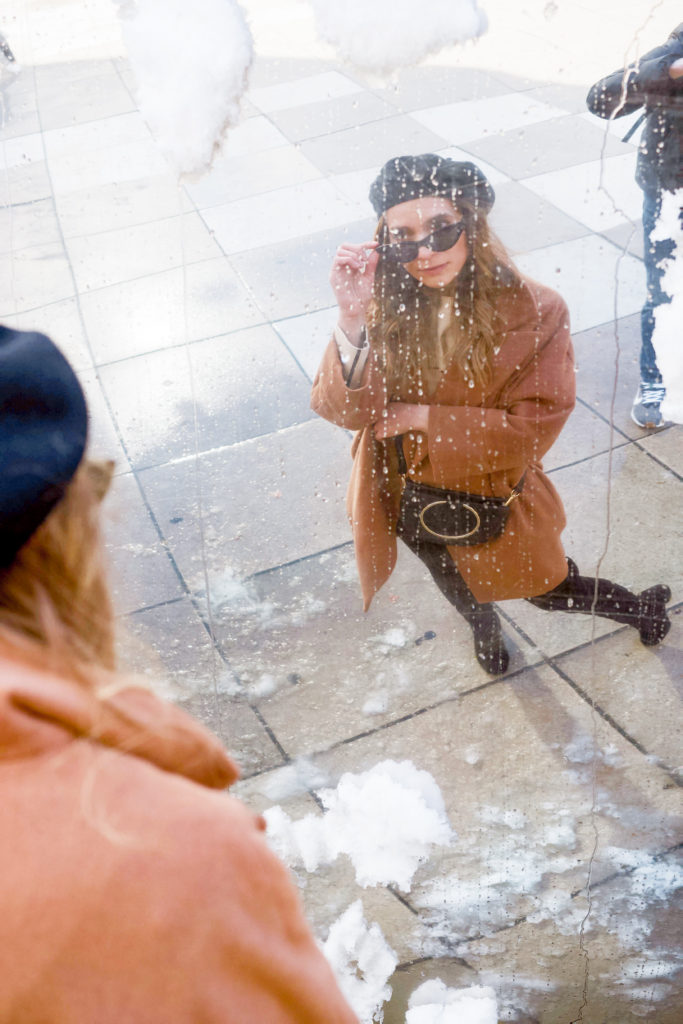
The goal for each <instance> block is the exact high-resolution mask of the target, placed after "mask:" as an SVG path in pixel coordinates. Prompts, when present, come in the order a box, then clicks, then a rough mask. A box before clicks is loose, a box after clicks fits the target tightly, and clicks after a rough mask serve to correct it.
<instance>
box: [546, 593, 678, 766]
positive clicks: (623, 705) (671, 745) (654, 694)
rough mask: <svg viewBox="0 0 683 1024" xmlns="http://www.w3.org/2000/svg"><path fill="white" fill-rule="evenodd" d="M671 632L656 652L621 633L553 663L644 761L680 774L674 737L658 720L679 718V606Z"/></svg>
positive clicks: (627, 633)
mask: <svg viewBox="0 0 683 1024" xmlns="http://www.w3.org/2000/svg"><path fill="white" fill-rule="evenodd" d="M671 619H672V628H671V632H670V633H669V635H668V637H667V640H666V643H665V644H663V645H662V646H661V647H656V648H647V647H643V645H642V644H640V643H638V642H637V641H636V642H635V643H634V640H633V634H632V632H631V631H630V630H624V631H621V632H620V633H619V635H618V636H616V637H614V638H613V639H612V640H611V642H610V643H609V644H606V643H598V644H595V645H592V646H587V647H584V648H583V649H582V650H580V651H575V652H572V653H569V654H566V655H564V656H560V657H559V658H558V659H557V664H558V666H559V667H560V668H561V670H562V672H564V673H566V675H567V676H569V677H570V678H571V679H572V680H574V681H575V682H576V683H577V684H579V685H580V686H581V687H582V688H583V689H584V690H585V692H586V693H587V694H588V696H589V698H590V699H591V700H593V701H595V703H596V704H597V705H599V706H600V708H602V710H603V711H605V712H606V713H607V714H608V715H610V716H611V718H612V719H613V720H614V721H615V722H616V723H617V725H618V726H620V727H621V728H623V729H624V730H625V731H626V732H627V733H628V735H629V736H631V737H633V739H634V740H636V741H637V742H638V743H639V744H640V745H641V747H642V748H643V751H644V752H645V754H646V755H648V756H651V757H652V758H653V759H654V763H657V762H661V764H663V765H664V766H666V767H667V768H670V769H672V770H674V771H680V768H681V764H680V762H681V743H680V735H679V734H678V731H677V730H676V729H675V728H674V730H672V731H669V730H667V729H663V728H662V720H665V721H666V720H669V721H671V722H676V721H677V720H678V719H679V716H680V703H681V691H682V687H683V679H682V678H681V672H680V668H681V660H682V658H683V616H682V614H681V607H680V606H679V607H678V608H677V609H676V610H675V611H673V612H672V613H671Z"/></svg>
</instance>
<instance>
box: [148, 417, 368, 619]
mask: <svg viewBox="0 0 683 1024" xmlns="http://www.w3.org/2000/svg"><path fill="white" fill-rule="evenodd" d="M349 470H350V457H349V439H348V437H347V436H346V435H345V433H344V432H343V431H341V430H339V429H336V428H333V427H331V426H330V425H329V424H327V423H324V422H322V421H321V420H318V419H317V418H316V419H314V420H311V421H309V422H306V423H302V424H299V425H297V426H295V427H289V428H287V429H284V430H281V431H280V432H279V433H277V434H269V435H267V436H266V437H262V438H256V439H254V440H251V441H244V442H242V443H241V444H236V445H232V446H230V447H227V448H221V449H218V450H217V451H215V452H211V453H209V454H205V455H200V457H199V459H198V460H195V459H194V458H188V459H184V460H180V461H178V462H175V463H171V464H169V465H166V466H161V467H158V468H154V469H147V470H143V471H142V472H140V473H139V474H138V476H139V480H140V484H141V487H142V489H143V491H144V493H145V494H146V496H147V500H148V501H149V504H150V507H151V509H152V511H153V512H154V515H155V517H156V519H157V522H158V523H159V525H160V528H161V530H162V532H163V534H164V536H165V538H166V541H167V543H168V545H169V548H170V550H171V551H172V553H173V555H174V557H175V559H176V561H177V564H178V566H179V568H180V571H181V572H182V574H183V576H184V578H185V579H186V580H187V582H188V586H189V587H190V589H191V590H192V591H198V590H203V589H204V572H205V570H206V572H207V573H208V577H209V582H210V586H211V587H212V588H213V590H214V591H215V593H214V600H215V601H217V600H220V598H221V595H222V594H223V591H224V588H225V587H227V589H228V592H230V588H231V586H232V584H233V582H234V581H240V580H242V579H243V578H244V577H245V576H249V575H251V574H253V573H255V572H260V571H263V570H264V569H270V568H272V567H273V566H274V565H281V564H283V563H286V562H291V561H294V560H295V559H298V558H303V557H305V556H306V555H310V554H313V553H317V552H319V551H321V550H326V549H327V548H330V547H334V546H336V545H338V544H340V543H346V542H347V541H348V539H349V536H348V523H347V519H346V512H345V510H344V501H343V494H344V491H345V488H346V478H347V475H348V472H349Z"/></svg>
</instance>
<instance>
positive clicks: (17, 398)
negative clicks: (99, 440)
mask: <svg viewBox="0 0 683 1024" xmlns="http://www.w3.org/2000/svg"><path fill="white" fill-rule="evenodd" d="M86 435H87V411H86V405H85V401H84V398H83V393H82V391H81V388H80V386H79V384H78V381H77V379H76V377H75V376H74V374H73V371H72V370H71V368H70V366H69V364H68V363H67V362H66V360H65V359H64V358H63V356H62V355H61V354H60V353H59V351H58V350H57V349H56V347H55V346H54V345H53V344H52V342H51V341H50V340H49V339H48V338H47V337H45V336H44V335H41V334H35V333H28V332H19V331H12V330H9V329H7V328H3V327H0V834H1V835H2V837H3V838H2V844H1V845H0V879H1V882H0V884H1V886H2V914H1V915H0V978H1V981H0V1020H1V1021H3V1024H32V1022H36V1024H37V1022H38V1021H50V1024H123V1022H125V1024H153V1022H157V1021H158V1022H159V1024H162V1022H163V1024H196V1022H198V1021H202V1022H206V1024H212V1022H216V1024H218V1022H221V1024H222V1022H225V1024H255V1022H263V1024H266V1022H267V1024H299V1022H301V1024H320V1022H321V1021H325V1022H330V1024H331V1022H337V1024H354V1022H355V1021H356V1018H355V1016H354V1014H353V1013H352V1011H351V1010H350V1009H349V1007H348V1005H347V1004H346V1002H345V1001H344V999H343V997H342V995H341V993H340V992H339V989H338V988H337V985H336V982H335V980H334V977H333V974H332V971H331V969H330V967H329V966H328V964H327V962H326V960H325V959H324V957H323V955H322V953H321V952H320V951H319V949H318V948H317V946H316V943H315V940H314V938H313V935H312V933H311V931H310V930H309V927H308V925H307V924H306V922H305V920H304V918H303V914H302V911H301V907H300V905H299V900H298V896H297V894H296V892H295V890H294V887H293V885H292V883H291V881H290V878H289V876H288V872H287V870H286V869H285V867H284V866H283V865H282V864H281V863H280V862H279V861H278V860H277V858H276V857H275V856H274V855H273V854H272V853H271V851H270V850H269V849H268V847H267V845H266V842H265V838H264V835H263V822H262V820H261V819H259V818H257V817H256V816H255V815H254V814H252V813H250V812H249V811H248V810H247V809H246V807H244V806H243V805H242V804H241V803H240V802H239V801H238V800H236V799H233V798H232V797H230V796H228V795H226V794H224V793H222V792H221V790H222V789H223V788H224V787H226V786H228V785H229V784H230V783H231V782H233V781H234V780H235V779H236V778H237V777H238V771H237V768H236V766H235V764H234V763H233V761H232V760H231V759H230V757H229V756H228V755H227V753H226V752H225V751H224V749H223V748H222V746H221V744H220V743H219V741H218V740H217V739H216V738H215V737H214V736H213V735H211V734H210V733H209V732H208V731H206V730H205V729H204V728H203V727H202V726H200V725H199V724H198V723H197V722H195V721H194V720H193V719H192V718H190V717H189V716H188V715H186V714H185V713H183V712H181V711H180V710H179V709H178V708H175V707H173V706H172V705H169V704H167V703H165V702H163V701H161V700H159V699H157V698H156V697H155V696H154V695H153V694H152V693H150V692H148V691H147V690H145V689H143V688H138V687H135V686H132V685H130V684H129V682H127V681H126V679H124V678H123V677H122V676H120V675H117V673H116V671H115V667H114V642H113V629H112V626H113V617H112V611H111V606H110V601H109V596H108V591H107V585H106V582H105V577H104V572H103V567H102V561H101V556H100V540H99V503H100V499H101V498H102V497H103V494H104V492H105V490H106V487H107V485H108V480H109V477H110V476H111V471H112V468H113V467H112V465H111V464H102V465H95V464H92V463H90V462H89V461H88V460H87V459H86V458H84V452H85V446H86Z"/></svg>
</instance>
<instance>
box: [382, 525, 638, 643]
mask: <svg viewBox="0 0 683 1024" xmlns="http://www.w3.org/2000/svg"><path fill="white" fill-rule="evenodd" d="M398 535H399V536H401V534H400V532H399V534H398ZM401 540H402V541H403V543H404V544H406V545H407V547H409V548H410V550H411V551H412V552H413V553H414V554H416V555H417V557H418V558H419V559H420V560H421V561H422V562H424V564H425V565H426V566H427V568H428V569H429V571H430V573H431V575H432V578H433V580H434V582H435V583H436V585H437V587H438V588H439V590H440V591H441V593H442V594H443V595H444V597H445V598H446V600H447V601H450V603H451V604H452V605H453V606H454V607H455V608H456V609H457V610H458V611H459V612H460V614H461V615H462V616H463V617H464V618H465V619H467V621H468V622H470V621H471V619H472V617H473V616H478V615H482V614H488V613H489V612H490V610H491V607H492V606H491V604H490V603H486V604H481V603H480V602H478V601H477V599H476V597H475V596H474V594H473V593H472V591H471V590H470V588H469V587H468V586H467V584H466V583H465V581H464V579H463V578H462V576H461V575H460V573H459V572H458V570H457V568H456V566H455V563H454V561H453V559H452V558H451V556H450V555H449V553H448V549H447V548H446V547H444V546H443V545H441V544H432V543H430V542H428V541H416V542H415V543H413V542H409V541H407V540H406V539H405V538H404V537H401ZM567 566H568V573H567V576H566V578H565V579H564V580H563V581H562V583H560V584H558V586H556V587H554V588H553V590H549V591H548V593H547V594H539V595H538V596H536V597H527V598H525V600H527V601H529V602H530V603H531V604H533V605H535V606H536V607H537V608H543V609H544V610H545V611H550V612H554V611H565V612H584V613H587V614H591V613H595V614H596V615H601V616H602V617H603V618H607V619H612V621H613V622H620V623H626V624H627V625H629V626H634V627H635V628H636V629H639V628H640V626H641V623H642V620H643V617H644V616H645V615H647V614H648V612H649V611H650V610H649V609H648V608H646V607H645V605H644V602H643V601H642V600H641V598H640V596H639V595H636V594H633V593H631V591H630V590H627V589H626V587H622V586H620V585H619V584H618V583H612V582H611V581H610V580H605V579H596V578H595V577H593V576H580V575H579V571H578V569H577V567H576V565H575V563H574V562H573V561H572V560H571V558H568V559H567ZM653 610H654V609H653Z"/></svg>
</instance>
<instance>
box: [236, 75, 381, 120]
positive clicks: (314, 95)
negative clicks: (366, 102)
mask: <svg viewBox="0 0 683 1024" xmlns="http://www.w3.org/2000/svg"><path fill="white" fill-rule="evenodd" d="M360 91H361V89H360V86H359V85H358V84H357V83H356V82H354V81H353V80H352V79H350V78H347V76H346V75H344V74H341V73H340V72H339V71H320V72H319V73H318V74H315V75H306V76H303V77H299V76H297V77H296V78H295V79H290V80H289V81H279V82H277V83H274V84H272V85H261V86H256V87H255V88H252V89H250V90H249V93H248V96H249V99H250V100H251V102H252V103H253V104H254V106H256V107H258V108H259V109H260V110H262V111H263V112H264V113H267V114H272V113H276V112H278V111H281V110H289V109H290V108H292V107H301V106H306V105H307V104H310V103H316V102H317V101H319V100H321V99H322V100H332V99H337V98H338V97H340V96H349V95H351V94H353V93H357V92H360ZM276 123H277V122H276Z"/></svg>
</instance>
